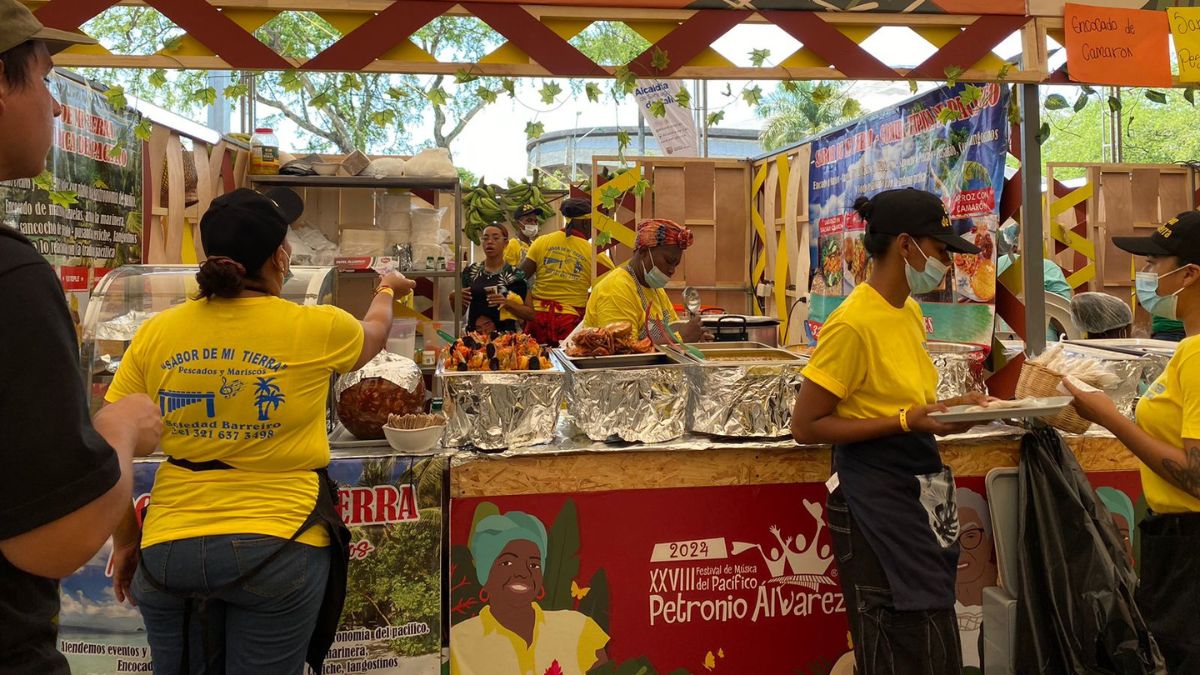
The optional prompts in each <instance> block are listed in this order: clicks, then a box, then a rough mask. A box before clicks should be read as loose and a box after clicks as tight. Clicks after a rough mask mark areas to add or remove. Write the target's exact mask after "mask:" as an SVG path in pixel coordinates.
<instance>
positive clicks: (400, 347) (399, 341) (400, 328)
mask: <svg viewBox="0 0 1200 675" xmlns="http://www.w3.org/2000/svg"><path fill="white" fill-rule="evenodd" d="M387 350H388V351H389V352H391V353H393V354H398V355H400V356H403V357H406V358H410V359H411V358H412V357H413V353H414V352H416V351H417V320H416V319H392V329H391V330H390V331H388V339H387Z"/></svg>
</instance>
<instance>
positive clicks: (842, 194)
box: [806, 83, 1009, 345]
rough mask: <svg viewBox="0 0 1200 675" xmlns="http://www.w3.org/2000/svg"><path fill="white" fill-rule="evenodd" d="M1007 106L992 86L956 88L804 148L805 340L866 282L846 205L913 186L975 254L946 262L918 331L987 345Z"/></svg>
mask: <svg viewBox="0 0 1200 675" xmlns="http://www.w3.org/2000/svg"><path fill="white" fill-rule="evenodd" d="M1008 99H1009V93H1008V89H1007V88H1006V87H1002V86H1000V85H997V84H985V85H979V86H975V85H970V84H965V83H959V84H956V85H955V86H954V87H941V88H939V89H936V90H934V91H931V92H929V93H927V94H924V95H922V96H919V97H916V98H913V99H910V100H909V101H907V102H905V103H902V104H900V105H899V106H896V107H894V108H891V109H888V110H884V111H880V112H877V113H874V114H872V115H869V116H867V117H865V118H863V119H861V120H859V121H858V122H855V123H852V124H850V125H848V126H846V127H843V128H841V129H838V130H836V131H833V132H830V133H828V134H826V135H824V136H822V137H820V138H818V139H817V140H815V141H813V150H812V160H811V162H810V166H811V168H810V180H811V186H810V187H811V189H810V190H809V221H810V222H811V223H812V224H813V228H814V229H815V230H816V233H817V235H818V236H817V237H815V238H814V242H815V244H814V247H813V248H812V249H811V251H810V255H811V256H812V257H811V259H812V260H813V261H815V265H814V268H815V269H814V273H813V276H812V289H811V297H812V308H811V310H810V312H809V322H808V324H807V325H806V330H807V333H808V335H809V337H810V338H811V339H813V340H815V339H817V337H818V336H819V333H820V327H821V324H823V323H824V322H825V320H826V319H827V318H828V317H829V314H830V313H831V312H833V310H834V309H836V308H837V307H838V305H840V304H841V302H842V301H843V300H844V299H845V297H846V296H847V295H849V294H850V292H851V291H852V290H853V289H854V287H855V286H857V285H858V284H861V283H863V282H864V281H866V279H867V277H868V276H869V275H870V270H871V261H870V259H869V257H868V256H867V251H866V248H865V247H864V246H863V236H864V234H865V233H866V226H865V223H864V222H863V221H862V220H861V219H860V218H859V217H858V215H857V214H856V213H855V212H854V209H853V204H854V200H855V199H857V198H858V197H859V196H867V197H870V196H873V195H875V194H876V193H879V192H882V191H884V190H890V189H893V188H907V187H912V188H917V189H920V190H927V191H929V192H933V193H934V194H937V195H940V196H941V198H942V201H943V202H945V204H946V209H947V211H948V213H949V214H950V218H951V222H952V224H953V227H954V231H955V232H956V233H958V234H960V235H962V236H964V237H965V238H966V239H967V240H968V241H972V242H974V243H975V244H976V245H978V246H979V247H980V248H981V249H983V250H982V252H981V253H980V254H979V255H977V256H974V255H960V256H955V259H954V265H953V266H952V267H951V270H950V273H949V274H947V276H946V281H945V282H944V283H943V284H942V286H941V287H940V288H938V289H937V290H935V291H933V292H931V293H929V294H926V295H922V296H919V297H918V298H917V300H918V301H920V302H921V308H922V310H923V311H924V312H925V323H926V332H927V333H928V334H929V337H930V338H931V339H935V340H945V341H952V342H968V343H974V344H984V345H988V344H991V337H992V327H993V322H994V315H995V307H994V303H995V298H996V231H997V229H998V227H999V222H998V221H999V206H1000V196H1001V191H1002V190H1003V187H1004V163H1005V159H1006V157H1007V152H1008V130H1009V125H1008V117H1007V109H1008Z"/></svg>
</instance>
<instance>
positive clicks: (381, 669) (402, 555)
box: [58, 456, 446, 675]
mask: <svg viewBox="0 0 1200 675" xmlns="http://www.w3.org/2000/svg"><path fill="white" fill-rule="evenodd" d="M445 464H446V462H445V459H444V458H437V457H393V456H388V457H370V458H335V459H334V460H333V461H332V462H331V463H330V465H329V474H330V476H331V477H332V478H333V479H334V480H336V481H337V482H338V484H339V490H338V508H339V510H340V511H341V514H342V518H343V519H344V520H345V521H346V524H347V525H348V526H349V527H350V532H351V535H352V539H351V546H350V566H349V572H348V583H347V592H346V605H345V608H344V610H343V612H342V622H341V626H340V627H339V630H338V633H337V636H336V637H335V639H334V643H333V647H332V649H331V650H330V653H329V656H328V659H327V660H326V662H325V672H326V673H375V674H377V675H401V674H403V675H437V674H438V673H440V672H441V662H442V656H441V652H442V604H441V603H442V593H441V589H442V481H443V478H444V471H445ZM158 465H159V462H157V461H140V462H137V463H135V464H134V495H136V497H135V500H134V504H135V507H137V508H138V509H141V508H143V507H146V506H148V505H150V489H151V487H152V486H153V484H154V475H155V473H156V471H157V470H158ZM111 545H112V543H111V540H110V541H109V543H107V544H105V546H104V547H103V548H101V549H100V551H99V552H98V553H97V554H96V555H95V556H94V557H93V558H92V560H91V561H90V562H88V564H87V565H85V566H84V567H82V568H80V569H79V570H78V571H77V572H76V573H75V574H73V575H71V576H69V577H67V578H66V579H63V581H62V584H61V586H60V593H61V598H62V611H61V613H60V615H59V635H58V639H59V641H58V648H59V650H60V651H62V653H63V654H65V655H66V656H67V661H68V662H69V663H70V665H71V672H73V673H77V674H78V675H110V674H116V673H135V672H147V673H148V672H151V654H150V647H149V645H148V643H147V641H146V629H145V625H144V624H143V622H142V617H141V614H140V613H139V612H138V610H137V608H136V607H132V606H130V605H129V604H128V603H119V602H117V600H116V597H115V596H114V594H113V588H112V569H111V568H110V564H111V563H110V560H109V558H110V554H111ZM296 675H301V674H300V673H296Z"/></svg>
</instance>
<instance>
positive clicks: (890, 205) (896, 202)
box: [855, 188, 980, 254]
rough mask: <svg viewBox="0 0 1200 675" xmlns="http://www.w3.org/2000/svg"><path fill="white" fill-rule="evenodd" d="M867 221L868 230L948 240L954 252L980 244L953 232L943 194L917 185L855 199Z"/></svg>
mask: <svg viewBox="0 0 1200 675" xmlns="http://www.w3.org/2000/svg"><path fill="white" fill-rule="evenodd" d="M855 208H856V209H857V210H858V213H859V215H861V216H862V217H863V218H865V219H866V221H867V226H868V231H869V232H876V233H880V234H893V235H895V234H907V235H910V236H913V237H930V238H933V239H937V240H938V241H940V242H942V243H944V244H946V248H948V249H949V250H950V252H951V253H970V254H975V253H979V251H980V248H979V247H978V246H976V245H975V244H972V243H971V242H969V241H967V240H966V239H963V238H962V237H960V236H958V235H957V234H955V233H954V228H953V226H951V224H950V215H949V214H947V213H946V205H945V204H943V203H942V199H941V197H938V196H937V195H935V194H933V193H932V192H926V191H924V190H917V189H915V188H901V189H898V190H884V191H883V192H880V193H879V194H877V195H875V196H874V197H871V198H870V199H869V200H867V201H866V202H865V203H864V202H863V201H862V198H859V201H858V202H856V203H855Z"/></svg>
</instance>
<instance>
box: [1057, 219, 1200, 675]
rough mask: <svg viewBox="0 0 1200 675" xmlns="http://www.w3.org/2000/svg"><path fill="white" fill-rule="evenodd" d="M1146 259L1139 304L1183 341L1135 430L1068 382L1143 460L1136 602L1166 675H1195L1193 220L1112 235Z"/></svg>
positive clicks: (1198, 498)
mask: <svg viewBox="0 0 1200 675" xmlns="http://www.w3.org/2000/svg"><path fill="white" fill-rule="evenodd" d="M1113 243H1114V244H1116V245H1117V247H1118V248H1121V249H1123V250H1125V251H1128V252H1130V253H1133V254H1134V255H1140V256H1146V257H1147V258H1148V259H1149V265H1148V266H1147V269H1146V270H1144V271H1142V272H1141V273H1139V274H1138V275H1137V281H1136V286H1137V298H1138V303H1139V304H1140V305H1141V306H1142V307H1145V308H1146V311H1148V312H1150V314H1151V315H1153V316H1155V317H1160V318H1162V319H1167V320H1172V321H1182V322H1183V326H1184V331H1185V333H1186V334H1187V337H1185V338H1184V339H1183V341H1182V342H1180V343H1179V347H1178V349H1177V350H1176V351H1175V355H1174V356H1173V357H1171V361H1170V363H1168V364H1167V369H1166V370H1165V371H1164V372H1163V374H1162V375H1161V376H1160V377H1159V378H1158V380H1157V381H1156V382H1154V384H1152V385H1150V389H1149V390H1147V391H1146V393H1145V394H1144V395H1142V398H1141V400H1140V401H1139V402H1138V406H1137V415H1136V420H1137V421H1136V422H1135V421H1133V420H1130V419H1128V418H1127V417H1125V416H1124V415H1122V414H1121V413H1120V412H1119V411H1118V410H1117V407H1116V406H1115V405H1114V404H1113V402H1112V400H1111V399H1109V398H1108V395H1107V394H1105V393H1104V392H1101V391H1094V390H1090V389H1089V390H1087V391H1085V390H1083V389H1081V388H1079V387H1078V386H1076V384H1075V383H1073V382H1070V381H1067V382H1066V383H1065V384H1066V387H1067V388H1068V389H1070V390H1071V393H1072V394H1074V395H1075V408H1076V410H1078V411H1079V414H1080V415H1082V416H1083V417H1084V418H1086V419H1088V420H1091V421H1092V422H1095V423H1097V424H1099V425H1101V426H1103V427H1105V428H1106V429H1108V430H1109V431H1111V432H1112V433H1113V435H1114V436H1116V437H1117V439H1118V440H1120V441H1121V443H1123V444H1124V445H1125V447H1127V448H1129V450H1130V452H1132V453H1133V454H1134V455H1136V456H1137V458H1138V459H1139V460H1141V462H1142V467H1141V473H1142V490H1143V491H1144V493H1145V495H1146V503H1147V505H1149V507H1150V513H1149V514H1147V516H1146V518H1145V520H1143V521H1142V523H1141V525H1140V528H1141V548H1142V557H1141V569H1140V570H1139V572H1140V580H1139V582H1138V592H1137V601H1138V605H1139V607H1140V609H1141V610H1142V614H1143V615H1144V616H1145V617H1146V621H1147V622H1148V623H1149V624H1150V632H1151V633H1153V635H1154V639H1155V641H1156V642H1157V643H1158V646H1159V648H1160V649H1162V653H1163V657H1164V658H1165V659H1166V661H1167V672H1169V673H1196V672H1200V641H1197V640H1196V638H1195V636H1194V632H1195V630H1194V624H1195V616H1196V606H1197V604H1200V587H1197V586H1196V584H1195V579H1196V575H1197V574H1200V558H1197V556H1196V547H1197V545H1198V544H1200V337H1198V336H1200V212H1196V211H1187V212H1184V213H1181V214H1179V215H1178V216H1176V217H1175V218H1172V219H1171V220H1170V221H1168V222H1167V223H1166V224H1164V225H1163V226H1162V227H1160V228H1159V229H1158V231H1157V232H1155V233H1154V234H1152V235H1150V236H1149V237H1113Z"/></svg>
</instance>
